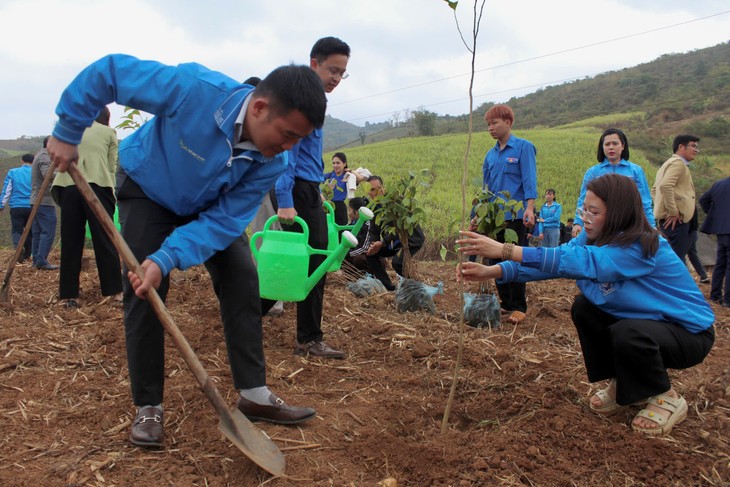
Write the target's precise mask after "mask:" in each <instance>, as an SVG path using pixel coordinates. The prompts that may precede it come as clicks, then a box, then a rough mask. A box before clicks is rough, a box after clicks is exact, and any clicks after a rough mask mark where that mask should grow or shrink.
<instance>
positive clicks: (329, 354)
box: [294, 340, 345, 359]
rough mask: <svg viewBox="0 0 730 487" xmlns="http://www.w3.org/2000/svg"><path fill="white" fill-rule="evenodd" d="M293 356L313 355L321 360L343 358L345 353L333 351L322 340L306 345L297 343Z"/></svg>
mask: <svg viewBox="0 0 730 487" xmlns="http://www.w3.org/2000/svg"><path fill="white" fill-rule="evenodd" d="M294 355H313V356H315V357H322V358H337V359H343V358H345V352H343V351H341V350H335V349H334V348H332V347H330V346H329V345H327V344H326V343H325V342H323V341H322V340H313V341H311V342H307V343H297V346H296V348H295V349H294Z"/></svg>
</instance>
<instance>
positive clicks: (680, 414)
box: [631, 392, 689, 436]
mask: <svg viewBox="0 0 730 487" xmlns="http://www.w3.org/2000/svg"><path fill="white" fill-rule="evenodd" d="M647 403H648V404H653V405H654V406H656V407H658V408H660V409H663V410H665V411H667V412H669V413H670V415H669V417H665V416H662V415H661V414H657V413H655V412H654V411H649V410H648V409H642V410H641V411H639V412H638V413H637V414H636V416H634V419H636V418H646V419H648V420H649V421H653V422H654V423H656V424H657V425H656V427H654V428H642V427H640V426H636V424H634V421H631V428H632V429H633V430H634V431H638V432H639V433H644V434H645V435H649V436H664V435H668V434H669V433H670V432H671V431H672V428H674V426H676V425H677V424H679V423H681V422H682V421H684V419H685V418H686V417H687V410H688V409H689V408H688V407H687V401H686V400H685V399H684V398H683V397H682V396H679V397H672V396H670V395H669V394H667V393H666V392H665V393H664V394H658V395H656V396H652V397H650V398H649V401H647Z"/></svg>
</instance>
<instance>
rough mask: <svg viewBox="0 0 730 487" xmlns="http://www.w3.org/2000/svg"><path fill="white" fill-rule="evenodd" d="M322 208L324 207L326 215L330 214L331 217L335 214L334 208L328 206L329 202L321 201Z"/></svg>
mask: <svg viewBox="0 0 730 487" xmlns="http://www.w3.org/2000/svg"><path fill="white" fill-rule="evenodd" d="M322 206H323V207H324V209H325V211H326V212H327V213H330V214H332V215H334V214H335V209H334V208H332V205H331V204H330V202H329V201H323V202H322Z"/></svg>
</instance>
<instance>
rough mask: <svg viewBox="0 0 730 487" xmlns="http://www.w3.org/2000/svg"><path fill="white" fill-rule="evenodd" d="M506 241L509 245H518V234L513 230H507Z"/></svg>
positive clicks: (505, 230) (505, 232) (505, 231)
mask: <svg viewBox="0 0 730 487" xmlns="http://www.w3.org/2000/svg"><path fill="white" fill-rule="evenodd" d="M504 241H505V242H507V243H517V232H515V231H514V230H512V229H511V228H505V229H504Z"/></svg>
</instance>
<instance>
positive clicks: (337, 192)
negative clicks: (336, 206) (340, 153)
mask: <svg viewBox="0 0 730 487" xmlns="http://www.w3.org/2000/svg"><path fill="white" fill-rule="evenodd" d="M347 175H348V173H346V172H343V173H342V174H341V175H340V176H338V175H337V174H335V172H334V171H332V172H328V173H327V174H325V175H324V179H325V181H326V180H328V179H331V180H332V182H331V183H328V184H332V201H345V200H346V199H347V179H346V178H347Z"/></svg>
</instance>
